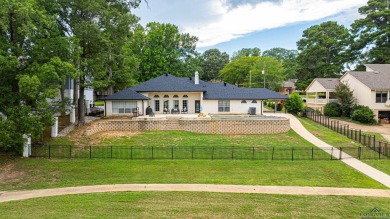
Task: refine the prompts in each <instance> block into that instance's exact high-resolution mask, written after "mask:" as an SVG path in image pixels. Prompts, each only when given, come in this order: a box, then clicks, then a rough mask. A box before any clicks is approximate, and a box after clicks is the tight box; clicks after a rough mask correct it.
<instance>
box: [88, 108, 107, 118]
mask: <svg viewBox="0 0 390 219" xmlns="http://www.w3.org/2000/svg"><path fill="white" fill-rule="evenodd" d="M103 114H104V109H102V108H98V107H92V108H91V112H89V113H88V116H102V115H103Z"/></svg>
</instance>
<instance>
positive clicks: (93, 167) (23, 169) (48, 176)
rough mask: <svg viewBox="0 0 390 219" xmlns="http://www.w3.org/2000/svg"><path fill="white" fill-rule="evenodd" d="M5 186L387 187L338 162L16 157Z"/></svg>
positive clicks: (0, 187)
mask: <svg viewBox="0 0 390 219" xmlns="http://www.w3.org/2000/svg"><path fill="white" fill-rule="evenodd" d="M3 166H4V167H5V168H1V169H0V176H3V179H2V180H1V181H0V191H1V190H20V189H38V188H54V187H68V186H81V185H102V184H121V183H122V184H123V183H195V184H196V183H200V184H202V183H205V184H209V183H210V184H237V185H284V186H325V187H357V188H386V187H384V186H383V185H381V184H379V183H378V182H376V181H374V180H372V179H371V178H368V177H366V176H365V175H363V174H361V173H359V172H358V171H355V170H353V169H351V168H350V167H348V166H346V165H345V164H344V163H342V162H340V161H335V160H334V161H330V160H329V161H311V160H309V161H247V160H245V161H240V160H121V159H113V160H110V159H96V160H95V159H92V160H89V159H38V158H35V159H13V160H8V161H6V162H4V165H3Z"/></svg>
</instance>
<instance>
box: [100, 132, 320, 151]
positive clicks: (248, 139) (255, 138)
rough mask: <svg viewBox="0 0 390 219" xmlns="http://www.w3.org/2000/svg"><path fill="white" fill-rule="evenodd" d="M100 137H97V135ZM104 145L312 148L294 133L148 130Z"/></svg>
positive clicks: (112, 140) (111, 139) (115, 139)
mask: <svg viewBox="0 0 390 219" xmlns="http://www.w3.org/2000/svg"><path fill="white" fill-rule="evenodd" d="M97 135H98V134H97ZM98 145H104V146H107V145H109V146H238V147H239V146H245V147H263V148H272V147H280V148H285V147H313V146H314V145H313V144H311V143H310V142H308V141H306V140H305V139H303V138H301V137H300V136H299V135H298V134H297V133H295V132H294V131H293V130H290V131H288V132H287V133H282V134H273V135H271V134H270V135H216V134H199V133H192V132H184V131H149V132H143V133H141V134H139V135H135V136H131V137H127V136H126V137H114V138H113V137H111V138H106V139H104V140H103V141H101V142H100V143H98Z"/></svg>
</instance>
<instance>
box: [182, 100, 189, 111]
mask: <svg viewBox="0 0 390 219" xmlns="http://www.w3.org/2000/svg"><path fill="white" fill-rule="evenodd" d="M182 109H183V110H184V111H187V110H188V100H183V108H182Z"/></svg>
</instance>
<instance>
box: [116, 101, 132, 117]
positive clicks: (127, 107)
mask: <svg viewBox="0 0 390 219" xmlns="http://www.w3.org/2000/svg"><path fill="white" fill-rule="evenodd" d="M134 109H135V110H137V101H112V108H111V110H112V114H130V113H133V111H134Z"/></svg>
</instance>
